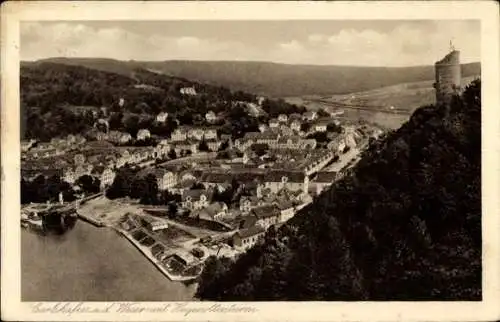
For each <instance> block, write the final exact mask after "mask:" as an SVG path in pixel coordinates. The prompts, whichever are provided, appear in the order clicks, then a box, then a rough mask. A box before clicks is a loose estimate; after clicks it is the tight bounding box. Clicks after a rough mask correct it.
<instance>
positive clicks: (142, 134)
mask: <svg viewBox="0 0 500 322" xmlns="http://www.w3.org/2000/svg"><path fill="white" fill-rule="evenodd" d="M150 137H151V133H150V132H149V130H148V129H140V130H139V132H137V140H146V139H148V138H150Z"/></svg>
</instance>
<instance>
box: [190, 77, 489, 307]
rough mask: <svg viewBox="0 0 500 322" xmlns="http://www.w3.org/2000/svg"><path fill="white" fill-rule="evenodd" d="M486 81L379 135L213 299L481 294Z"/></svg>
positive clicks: (220, 272) (232, 269)
mask: <svg viewBox="0 0 500 322" xmlns="http://www.w3.org/2000/svg"><path fill="white" fill-rule="evenodd" d="M480 93H481V82H480V80H476V81H474V82H473V83H471V84H470V85H469V86H468V87H467V88H466V90H465V91H464V93H463V94H462V96H461V97H458V96H457V97H455V98H454V100H453V101H452V102H451V104H450V105H449V106H425V107H422V108H420V109H418V110H417V111H415V113H414V114H413V115H412V117H411V118H410V120H409V121H408V122H407V123H405V124H404V125H403V126H402V127H401V128H400V129H398V130H396V131H393V132H391V133H390V134H389V135H388V136H387V137H386V138H385V139H383V140H380V141H375V142H371V144H370V146H369V148H368V149H367V151H365V152H364V155H363V156H362V159H361V160H360V162H359V163H358V164H357V166H356V167H355V168H353V170H352V172H351V173H350V174H348V175H347V176H346V177H344V179H342V180H341V181H339V182H338V183H337V184H336V185H334V186H333V187H332V188H331V189H330V190H328V191H326V192H325V193H323V194H322V195H320V196H319V197H317V199H316V200H315V201H314V202H313V203H312V204H310V205H308V206H307V207H305V208H304V209H302V210H301V211H300V212H299V213H298V214H297V215H296V216H295V217H294V218H292V219H291V220H289V221H288V222H287V223H286V224H284V225H283V226H281V227H280V228H279V229H275V228H273V227H272V228H271V229H270V230H269V231H268V232H267V233H266V235H265V237H264V238H263V240H262V242H261V243H260V244H257V245H256V246H254V247H253V248H252V249H250V250H249V251H248V252H247V253H245V254H243V255H241V256H240V257H239V258H238V260H236V261H235V262H232V261H231V260H230V259H226V258H224V259H216V258H213V257H212V258H210V259H209V260H208V261H207V262H206V268H205V270H204V272H203V274H202V276H201V279H200V284H199V287H198V291H197V296H198V297H199V298H201V299H204V300H230V301H240V300H344V301H349V300H481V298H482V293H481V98H480Z"/></svg>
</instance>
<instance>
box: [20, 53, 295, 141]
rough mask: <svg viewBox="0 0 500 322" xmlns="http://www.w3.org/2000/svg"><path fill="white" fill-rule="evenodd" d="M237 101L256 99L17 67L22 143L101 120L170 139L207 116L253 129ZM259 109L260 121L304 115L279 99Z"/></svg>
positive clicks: (180, 82) (143, 76)
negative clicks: (181, 127)
mask: <svg viewBox="0 0 500 322" xmlns="http://www.w3.org/2000/svg"><path fill="white" fill-rule="evenodd" d="M191 86H194V87H195V89H196V92H197V93H196V95H183V94H181V93H180V89H181V88H184V87H191ZM241 102H246V103H255V102H257V97H256V95H254V94H249V93H246V92H242V91H238V90H236V91H231V90H229V89H227V88H225V87H221V86H211V85H207V84H201V83H196V82H192V81H189V80H186V79H183V78H177V77H170V76H166V75H163V74H158V73H154V72H151V71H148V70H145V69H141V68H135V69H130V70H127V72H124V71H120V72H116V71H113V72H111V71H102V70H99V69H92V68H86V67H82V66H71V65H65V64H58V63H51V62H42V63H29V64H23V65H22V66H21V109H22V112H23V113H22V114H23V115H22V122H23V125H22V131H23V133H22V134H23V137H25V138H36V139H40V140H44V141H45V140H49V139H51V138H53V137H55V136H64V135H67V134H75V133H84V132H86V131H89V130H90V129H91V128H92V127H93V126H94V124H95V122H96V120H98V119H100V118H104V119H106V120H108V122H109V129H110V130H119V131H126V132H128V133H130V134H131V135H132V136H135V135H136V133H137V131H138V129H140V128H148V129H150V130H151V132H152V134H157V135H160V136H168V135H169V134H170V132H171V131H172V130H173V129H174V128H175V127H176V126H177V125H193V124H195V125H203V124H205V122H206V120H205V114H206V113H207V112H208V111H213V112H215V113H221V114H222V115H229V116H230V117H231V118H233V119H234V120H235V121H236V125H238V122H240V123H244V124H257V123H258V119H257V118H256V117H253V116H251V115H249V113H248V112H247V110H246V109H245V107H244V104H242V103H241ZM237 108H239V109H237ZM262 108H263V109H264V111H265V112H266V113H267V115H264V116H261V118H264V119H266V118H267V117H274V116H277V115H278V114H279V113H283V112H286V113H295V112H298V113H300V112H302V111H303V108H300V107H298V106H295V105H291V104H288V103H286V102H284V101H283V100H276V101H274V100H267V101H264V104H263V106H262ZM235 109H237V110H236V111H235ZM160 112H167V113H169V117H168V119H167V121H166V123H162V124H158V122H156V121H155V118H156V115H157V114H158V113H160ZM27 124H28V125H29V126H26V125H27ZM220 125H226V129H225V130H226V132H228V133H231V131H232V130H233V128H234V122H230V120H227V119H226V120H223V121H222V122H221V124H220Z"/></svg>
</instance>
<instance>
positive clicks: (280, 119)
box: [278, 114, 288, 123]
mask: <svg viewBox="0 0 500 322" xmlns="http://www.w3.org/2000/svg"><path fill="white" fill-rule="evenodd" d="M278 122H280V123H286V122H288V116H287V115H286V114H280V115H279V116H278Z"/></svg>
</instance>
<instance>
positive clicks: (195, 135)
mask: <svg viewBox="0 0 500 322" xmlns="http://www.w3.org/2000/svg"><path fill="white" fill-rule="evenodd" d="M204 135H205V130H204V129H203V128H190V129H189V130H188V132H187V137H188V138H189V139H195V140H197V141H201V140H202V139H203V137H204Z"/></svg>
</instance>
